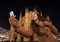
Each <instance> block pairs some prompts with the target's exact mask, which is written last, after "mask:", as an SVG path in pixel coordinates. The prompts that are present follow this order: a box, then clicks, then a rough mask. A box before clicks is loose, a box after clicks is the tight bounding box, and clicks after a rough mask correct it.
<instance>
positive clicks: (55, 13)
mask: <svg viewBox="0 0 60 42" xmlns="http://www.w3.org/2000/svg"><path fill="white" fill-rule="evenodd" d="M25 7H28V8H29V9H33V7H36V8H37V9H38V11H39V10H40V9H41V10H42V11H43V15H46V14H48V15H49V16H50V18H51V20H52V22H53V24H54V25H55V26H56V27H57V29H58V30H59V31H60V5H59V1H55V2H54V1H48V0H45V1H43V0H42V1H39V0H38V1H37V0H36V1H35V0H32V1H31V0H30V1H29V0H20V1H16V0H15V1H14V0H13V1H12V0H9V1H7V0H5V1H4V0H2V1H0V26H2V27H4V28H6V29H9V27H10V25H9V22H8V18H9V12H10V11H11V10H13V11H14V12H15V14H16V15H17V18H18V16H19V13H20V10H22V11H24V8H25Z"/></svg>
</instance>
